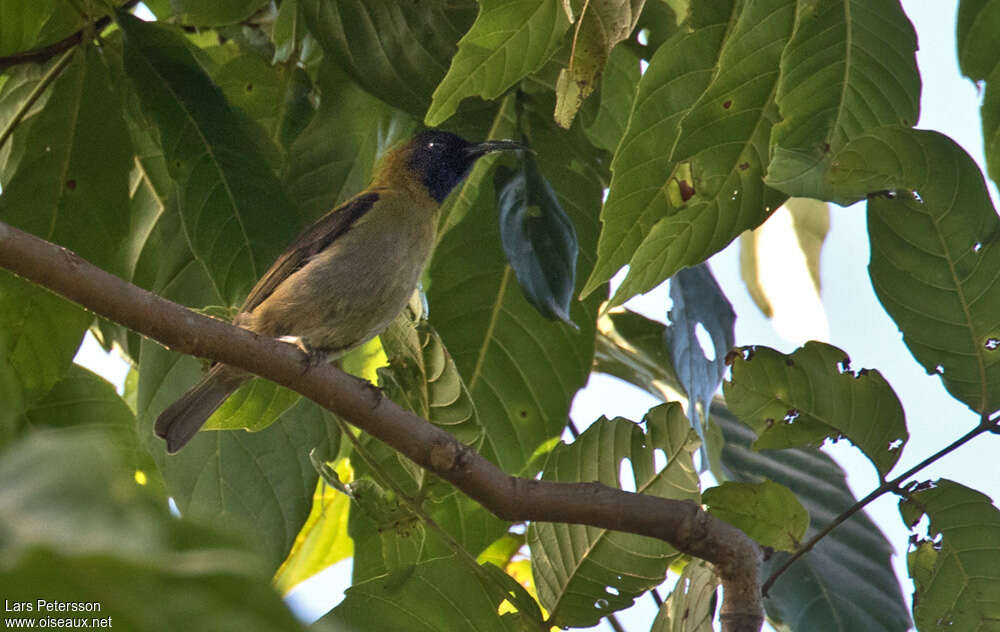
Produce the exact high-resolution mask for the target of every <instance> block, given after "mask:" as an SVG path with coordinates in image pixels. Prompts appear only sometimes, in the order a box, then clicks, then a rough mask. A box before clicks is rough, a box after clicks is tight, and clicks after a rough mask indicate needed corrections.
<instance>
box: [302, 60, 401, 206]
mask: <svg viewBox="0 0 1000 632" xmlns="http://www.w3.org/2000/svg"><path fill="white" fill-rule="evenodd" d="M317 85H318V87H319V89H320V92H321V96H320V106H319V110H318V111H317V112H316V116H315V117H314V118H313V120H312V121H311V122H310V123H309V125H308V126H307V127H306V129H305V130H304V131H303V132H302V133H301V134H299V136H298V138H297V139H296V140H295V142H294V143H293V144H292V146H291V148H290V149H289V152H288V153H289V160H288V166H287V168H286V170H285V174H284V176H283V180H284V181H285V183H286V184H287V186H288V192H289V195H290V196H291V197H292V199H293V200H295V202H296V203H297V204H298V207H299V210H300V212H301V213H302V216H303V219H304V220H305V221H312V220H314V219H316V218H318V217H319V216H320V215H322V214H324V213H326V212H327V211H329V210H331V209H333V208H335V207H336V206H337V204H339V203H341V202H344V201H346V200H347V199H348V198H350V197H351V196H352V195H354V194H355V193H357V192H359V191H361V190H362V189H364V188H365V187H366V186H367V185H368V182H369V181H370V180H371V175H372V168H373V167H374V165H375V160H376V158H377V157H378V156H379V155H381V153H382V152H383V151H384V150H385V149H386V148H387V147H389V146H391V145H392V144H395V143H396V142H397V141H400V140H402V139H403V138H405V137H407V136H409V135H410V133H411V132H412V131H413V128H414V123H413V120H412V119H410V117H408V116H405V115H402V114H400V113H399V112H397V111H396V110H394V109H393V108H391V107H389V106H387V105H386V104H385V103H382V102H381V101H379V100H378V99H376V98H374V97H372V96H371V95H370V94H368V93H367V92H365V91H364V90H362V89H361V88H359V87H358V84H356V83H354V82H353V81H351V80H350V78H348V77H347V75H345V74H344V73H343V71H341V70H340V69H339V68H338V67H337V66H335V65H333V64H331V63H329V62H324V63H323V64H321V65H320V67H319V77H318V79H317Z"/></svg>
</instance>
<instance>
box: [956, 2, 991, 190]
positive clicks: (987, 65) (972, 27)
mask: <svg viewBox="0 0 1000 632" xmlns="http://www.w3.org/2000/svg"><path fill="white" fill-rule="evenodd" d="M957 30H958V34H957V39H958V63H959V66H960V67H961V69H962V73H963V74H965V76H967V77H968V78H969V79H972V80H973V81H976V82H985V83H986V88H985V90H983V104H982V110H981V112H982V119H983V141H984V145H985V150H986V166H987V171H988V172H989V174H990V177H991V178H993V181H994V182H997V181H1000V51H998V50H997V47H996V46H994V45H993V41H994V39H995V38H996V34H997V33H998V32H1000V4H997V3H996V2H993V1H991V0H962V1H961V2H959V4H958V29H957ZM980 89H981V90H982V88H980Z"/></svg>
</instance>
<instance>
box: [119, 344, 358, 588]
mask: <svg viewBox="0 0 1000 632" xmlns="http://www.w3.org/2000/svg"><path fill="white" fill-rule="evenodd" d="M157 355H160V356H170V355H173V354H170V353H169V352H167V351H165V350H162V349H159V348H158V346H157V345H155V344H154V343H149V342H144V344H143V349H142V358H143V364H144V365H146V366H148V367H150V368H155V367H156V361H157V360H156V356H157ZM148 373H149V374H147V371H146V370H145V369H144V367H143V366H140V382H139V397H138V402H139V419H140V420H141V424H140V430H139V432H140V437H142V438H144V440H145V442H146V447H147V449H149V451H150V452H151V453H152V454H153V457H154V458H155V459H156V462H157V464H158V465H159V467H160V471H161V472H162V473H163V478H164V481H165V482H166V485H167V491H168V492H169V493H170V495H171V496H172V497H173V498H174V501H175V502H176V503H177V507H178V509H179V510H180V512H181V514H182V515H185V516H189V517H192V518H197V519H203V520H211V521H214V522H216V523H218V524H222V525H224V526H226V527H228V528H231V529H234V530H237V531H241V532H244V533H246V534H247V535H248V537H249V538H251V540H252V542H253V544H254V546H255V547H256V548H257V550H258V551H259V552H260V554H261V555H263V556H264V558H265V559H266V560H267V563H268V565H269V566H270V568H271V569H272V570H274V569H277V568H278V567H279V566H280V564H281V563H282V562H283V561H284V560H285V558H286V556H287V554H288V552H289V550H290V549H291V548H292V545H293V544H294V542H295V539H296V536H297V534H298V533H299V530H300V529H301V528H302V525H303V523H305V521H306V518H307V517H308V515H309V512H310V508H311V507H312V498H313V493H314V490H315V488H316V480H317V477H318V475H317V473H316V470H315V469H314V468H313V466H312V462H311V461H310V459H309V453H310V451H312V450H313V449H314V448H317V452H318V453H319V454H318V456H319V458H326V457H327V456H330V455H331V453H334V452H335V450H336V446H337V444H338V442H339V436H340V435H339V433H338V431H337V430H336V426H335V424H334V422H333V421H332V420H331V419H330V418H329V413H327V412H325V411H323V410H322V409H321V408H319V406H318V405H316V404H314V403H312V402H310V401H309V400H307V399H304V398H300V400H299V402H298V403H297V404H296V405H294V406H292V407H291V408H290V409H288V410H287V411H285V413H284V414H283V415H281V417H279V419H278V421H277V422H276V423H274V424H272V425H271V426H269V427H268V428H266V429H265V430H262V431H260V432H254V433H247V432H241V431H209V432H201V433H199V434H198V435H196V436H195V437H194V439H192V440H191V442H190V443H189V444H188V445H187V446H185V447H184V450H182V451H181V452H179V453H178V454H175V455H170V456H168V455H167V454H166V451H165V446H164V442H163V441H162V440H160V439H159V438H157V437H154V436H153V433H152V430H151V425H152V421H153V419H154V417H155V415H156V414H158V413H159V412H160V411H161V410H163V408H164V407H165V406H166V405H167V404H169V403H170V402H171V401H173V399H174V398H176V397H178V396H179V395H180V394H181V391H182V390H183V389H184V388H185V386H186V385H189V383H183V382H180V381H174V380H171V382H170V384H171V386H170V388H163V387H162V386H161V384H162V382H159V381H157V380H156V375H155V372H153V371H149V372H148ZM175 385H176V386H175Z"/></svg>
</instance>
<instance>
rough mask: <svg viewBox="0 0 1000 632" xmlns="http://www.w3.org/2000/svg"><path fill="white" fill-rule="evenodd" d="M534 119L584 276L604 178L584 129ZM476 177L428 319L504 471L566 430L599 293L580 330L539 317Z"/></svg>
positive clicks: (438, 262) (464, 193) (435, 284)
mask: <svg viewBox="0 0 1000 632" xmlns="http://www.w3.org/2000/svg"><path fill="white" fill-rule="evenodd" d="M549 111H551V110H549ZM546 116H547V115H546ZM531 120H532V135H533V138H532V145H533V146H534V147H535V148H537V150H538V160H539V165H540V167H541V169H542V170H543V171H544V173H545V174H546V176H547V177H548V179H549V182H550V184H551V185H552V187H553V189H555V192H556V195H557V197H558V199H559V202H560V204H561V206H562V208H563V209H564V210H565V211H566V213H567V214H568V215H569V217H570V219H571V220H572V221H573V224H574V226H575V227H576V232H577V238H578V239H579V243H580V258H579V260H578V261H577V266H578V270H577V279H581V278H583V277H585V276H586V274H587V273H588V272H589V270H590V266H591V265H593V260H592V259H591V258H590V257H588V256H587V253H589V252H593V244H594V243H595V241H596V232H597V230H596V229H597V219H596V218H597V212H598V206H599V204H600V196H601V176H600V173H599V172H598V171H597V170H596V169H593V168H592V167H591V166H590V164H591V163H592V162H593V160H592V158H591V157H590V156H588V155H587V151H588V150H589V151H591V152H592V149H589V147H590V146H589V144H588V143H586V142H585V141H582V140H581V135H580V134H579V133H578V132H576V131H572V132H564V131H561V130H559V129H558V128H557V127H556V126H555V124H554V123H552V122H551V120H548V121H547V120H545V119H538V118H533V119H531ZM506 134H509V132H506V133H505V131H504V130H500V131H499V132H498V133H497V135H498V136H504V135H506ZM483 160H487V159H483ZM481 162H482V161H481ZM475 175H476V173H473V176H475ZM477 184H478V186H474V185H473V184H472V183H470V184H467V185H466V186H465V187H464V188H463V189H462V190H461V191H460V192H457V193H456V197H459V196H460V199H456V201H455V204H456V205H458V204H459V203H462V204H467V205H468V206H465V207H464V208H463V210H464V211H465V216H464V219H463V220H462V221H461V222H459V223H458V224H457V225H455V226H454V227H453V228H452V229H451V230H449V231H448V232H447V233H446V234H445V236H444V238H443V239H442V240H441V242H440V243H439V244H438V246H437V249H436V251H435V254H434V259H433V261H432V262H431V266H430V278H431V283H430V287H429V288H428V299H429V303H430V320H431V323H432V324H433V325H434V327H435V329H436V330H437V331H438V333H439V334H440V335H441V338H442V339H443V340H444V343H445V346H446V347H447V349H448V351H449V352H450V353H451V355H452V357H453V358H454V359H455V363H456V365H458V368H459V371H460V372H461V374H462V377H463V378H464V379H465V383H466V385H467V386H468V388H469V390H470V391H471V392H472V397H473V401H475V403H476V408H477V409H478V411H479V415H480V419H481V420H482V422H483V424H484V426H485V428H486V443H485V445H484V446H483V451H484V453H485V454H486V455H487V456H488V457H489V458H491V459H494V460H495V461H496V462H497V463H498V464H499V465H500V466H501V467H502V468H503V469H504V471H506V472H511V473H522V472H525V473H526V472H527V470H525V469H524V468H525V467H526V466H527V465H528V464H529V461H531V459H532V456H533V455H534V454H535V451H536V450H538V449H539V447H541V446H543V445H546V446H551V442H552V441H553V440H554V439H555V438H556V437H558V436H559V435H560V434H561V432H562V430H563V427H564V426H565V423H566V418H567V414H568V412H569V405H570V402H571V400H572V398H573V396H574V394H575V393H576V391H577V389H579V388H580V387H582V386H583V384H584V383H585V382H586V380H587V375H588V374H589V372H590V364H591V360H592V357H593V355H592V354H593V346H592V345H593V332H594V320H595V317H596V311H597V307H598V303H599V301H600V297H599V296H596V295H595V296H594V297H591V298H590V299H588V300H587V301H585V302H579V301H574V304H573V305H572V307H571V309H570V316H571V317H572V319H573V322H575V323H577V324H578V325H579V327H580V331H579V332H577V331H575V330H573V329H572V328H570V327H569V326H567V325H563V324H557V323H553V322H552V321H549V320H546V319H545V318H543V317H542V316H540V315H539V314H538V312H537V311H536V310H535V309H534V308H533V307H532V306H531V305H530V304H529V303H528V302H527V301H526V300H525V299H524V296H523V295H522V293H521V291H520V290H519V289H518V287H517V281H516V279H515V278H514V273H513V272H512V270H511V269H510V267H509V265H508V264H507V261H506V259H505V258H504V255H503V251H502V250H501V247H500V235H499V229H498V227H497V221H496V210H495V205H494V200H495V197H494V194H493V186H492V182H491V181H490V179H489V178H485V179H483V180H482V181H480V182H478V183H477ZM454 208H455V207H453V211H452V215H454V214H455V210H454ZM448 219H449V220H450V219H451V217H449V218H448ZM531 467H532V468H537V467H539V464H538V463H534V464H532V465H531ZM533 471H537V469H535V470H533Z"/></svg>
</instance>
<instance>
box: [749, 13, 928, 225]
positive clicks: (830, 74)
mask: <svg viewBox="0 0 1000 632" xmlns="http://www.w3.org/2000/svg"><path fill="white" fill-rule="evenodd" d="M916 49H917V38H916V34H915V33H914V32H913V26H912V25H911V24H910V22H909V20H908V19H907V18H906V15H904V14H903V10H902V7H900V5H899V2H898V0H876V1H871V0H818V1H817V2H810V3H808V4H805V5H801V7H800V10H799V11H798V13H797V16H796V24H795V34H794V36H793V37H792V39H791V41H789V42H788V46H787V47H785V50H784V52H783V53H782V55H781V81H780V83H779V84H778V93H777V103H778V108H779V110H780V112H781V118H782V121H781V122H780V123H778V124H776V125H775V126H774V131H773V132H772V134H771V144H772V153H771V163H770V165H769V166H768V168H767V178H766V180H765V181H766V182H767V184H768V185H769V186H772V187H774V188H776V189H779V190H781V191H784V192H785V193H788V194H789V195H797V196H801V197H812V198H817V199H822V200H832V201H835V202H837V203H839V204H845V205H846V203H847V202H848V200H845V199H843V198H840V197H838V196H837V195H836V194H835V192H834V191H833V190H831V189H830V188H829V187H828V186H827V184H826V182H825V179H826V177H827V172H828V171H829V169H830V167H831V164H832V161H833V156H834V155H835V154H836V153H837V152H839V151H840V150H841V149H842V148H843V147H844V145H845V144H847V142H848V141H850V140H851V139H852V138H855V137H857V136H859V135H861V134H863V133H864V132H865V131H867V130H870V129H873V128H875V127H879V126H881V125H903V126H907V127H909V126H911V125H914V124H916V122H917V118H918V116H919V115H920V75H919V73H918V71H917V63H916V57H915V52H916Z"/></svg>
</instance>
